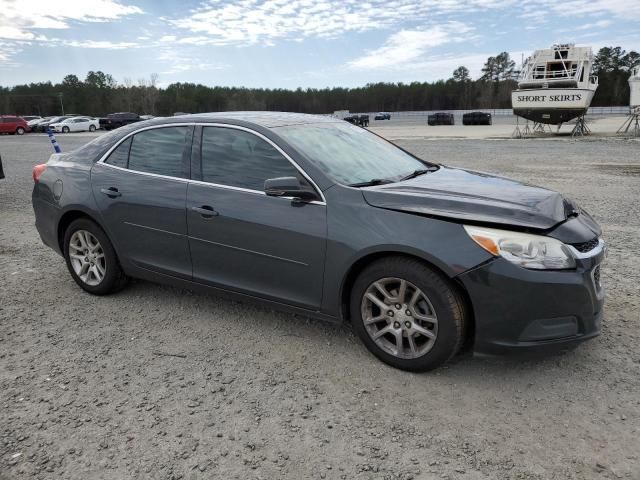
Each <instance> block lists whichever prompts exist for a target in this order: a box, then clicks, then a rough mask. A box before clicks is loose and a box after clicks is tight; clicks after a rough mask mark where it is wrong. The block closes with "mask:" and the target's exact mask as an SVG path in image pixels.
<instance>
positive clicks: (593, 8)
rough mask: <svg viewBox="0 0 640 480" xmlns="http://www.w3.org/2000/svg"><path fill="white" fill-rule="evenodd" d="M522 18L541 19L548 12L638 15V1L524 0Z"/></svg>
mask: <svg viewBox="0 0 640 480" xmlns="http://www.w3.org/2000/svg"><path fill="white" fill-rule="evenodd" d="M520 7H521V8H522V10H523V12H524V13H523V14H522V15H521V16H522V17H523V18H529V19H532V20H536V21H543V20H545V19H547V18H548V17H549V12H553V14H554V15H559V16H563V17H568V16H571V17H583V16H586V15H594V14H605V15H606V14H608V15H614V16H616V17H620V18H629V16H637V15H640V2H639V1H637V0H567V1H564V2H558V1H556V0H536V1H525V2H522V4H521V6H520Z"/></svg>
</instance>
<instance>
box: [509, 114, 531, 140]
mask: <svg viewBox="0 0 640 480" xmlns="http://www.w3.org/2000/svg"><path fill="white" fill-rule="evenodd" d="M534 128H535V127H534ZM532 133H533V131H532V130H531V128H529V120H527V123H525V126H524V128H523V129H520V117H516V129H515V130H514V131H513V133H512V134H511V138H527V137H529V136H531V134H532Z"/></svg>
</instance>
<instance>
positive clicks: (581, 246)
mask: <svg viewBox="0 0 640 480" xmlns="http://www.w3.org/2000/svg"><path fill="white" fill-rule="evenodd" d="M598 243H599V240H598V237H594V238H593V239H592V240H589V241H588V242H584V243H572V244H571V246H572V247H573V248H575V249H576V250H578V251H579V252H580V253H587V252H590V251H591V250H593V249H594V248H596V247H597V246H598Z"/></svg>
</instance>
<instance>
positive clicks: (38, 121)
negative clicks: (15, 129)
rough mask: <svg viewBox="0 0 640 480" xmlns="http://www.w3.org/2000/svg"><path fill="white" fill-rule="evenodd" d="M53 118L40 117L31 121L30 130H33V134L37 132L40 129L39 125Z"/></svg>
mask: <svg viewBox="0 0 640 480" xmlns="http://www.w3.org/2000/svg"><path fill="white" fill-rule="evenodd" d="M52 118H55V117H44V118H42V117H38V118H34V119H33V120H29V121H28V122H27V125H29V128H31V131H32V132H35V131H36V130H37V129H38V125H40V124H41V123H42V122H46V121H48V120H51V119H52Z"/></svg>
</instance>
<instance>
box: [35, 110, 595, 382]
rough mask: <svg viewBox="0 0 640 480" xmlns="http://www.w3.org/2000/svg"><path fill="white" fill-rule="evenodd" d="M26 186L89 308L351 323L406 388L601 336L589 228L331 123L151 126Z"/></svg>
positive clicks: (39, 174)
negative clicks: (175, 289)
mask: <svg viewBox="0 0 640 480" xmlns="http://www.w3.org/2000/svg"><path fill="white" fill-rule="evenodd" d="M33 176H34V181H35V186H34V190H33V207H34V210H35V214H36V226H37V229H38V231H39V233H40V236H41V238H42V240H43V242H44V243H45V244H46V245H48V246H50V247H51V248H53V249H54V250H56V251H57V252H58V253H60V254H61V255H63V256H64V258H65V260H66V263H67V266H68V269H69V272H70V274H71V276H72V277H73V279H74V280H75V281H76V282H77V284H78V285H79V286H80V287H82V288H83V289H84V290H86V291H87V292H90V293H93V294H97V295H104V294H108V293H111V292H115V291H117V290H118V289H120V288H122V287H123V286H125V285H126V283H127V279H128V278H130V277H136V278H142V279H147V280H151V281H157V282H162V283H168V284H172V285H176V286H180V287H186V288H190V289H194V290H201V291H208V292H224V293H226V294H229V295H233V296H235V297H236V298H240V299H254V300H259V301H262V302H266V303H268V304H270V305H273V306H276V307H278V308H284V309H287V310H290V311H294V312H298V313H302V314H305V315H309V316H314V317H319V318H323V319H326V320H330V321H336V322H342V321H344V322H350V323H351V324H352V325H353V328H354V330H355V331H356V332H357V334H358V335H359V337H360V338H361V339H362V341H363V342H364V344H365V345H366V346H367V348H368V349H369V350H370V351H371V352H372V353H373V354H374V355H376V356H377V357H378V358H380V359H381V360H383V361H384V362H387V363H389V364H390V365H393V366H395V367H398V368H402V369H406V370H414V371H420V370H428V369H431V368H434V367H437V366H438V365H441V364H442V363H443V362H446V361H447V360H449V359H450V358H451V357H453V356H454V355H456V354H457V353H458V352H460V351H461V350H462V349H464V348H473V349H475V350H476V351H482V352H496V351H502V350H505V349H530V348H540V347H559V346H565V345H567V344H572V343H576V342H578V341H581V340H585V339H588V338H592V337H594V336H596V335H598V333H599V332H600V323H601V318H602V305H603V296H604V290H603V288H602V286H601V285H600V274H599V272H600V263H601V262H602V260H603V258H604V253H605V252H604V250H605V246H604V242H603V241H602V239H601V238H600V228H599V227H598V225H597V224H596V223H595V221H594V220H593V219H592V218H591V217H590V216H589V214H587V213H586V212H585V211H584V210H582V209H581V208H580V207H578V206H577V205H576V204H575V203H574V202H572V201H571V200H570V199H567V198H565V197H563V196H562V195H560V194H558V193H556V192H553V191H550V190H547V189H544V188H539V187H535V186H531V185H524V184H521V183H518V182H515V181H512V180H509V179H505V178H500V177H495V176H491V175H487V174H484V173H479V172H473V171H468V170H462V169H456V168H449V167H446V166H444V165H439V164H435V163H432V162H429V161H425V160H422V159H419V158H416V157H415V156H413V155H411V154H409V153H408V152H406V151H404V150H402V149H401V148H399V147H397V146H395V145H393V144H392V143H389V142H387V141H386V140H384V139H382V138H380V137H378V136H376V135H374V134H372V133H370V132H368V131H367V130H365V129H362V128H359V127H356V126H353V125H350V124H348V123H346V122H343V121H340V120H336V119H333V118H329V117H319V116H312V115H300V114H287V113H268V112H264V113H256V112H246V113H243V112H233V113H216V114H202V115H185V116H181V117H175V118H157V119H153V120H149V121H144V122H140V123H135V124H132V125H128V126H125V127H122V128H120V129H117V130H115V131H113V132H110V133H108V134H105V135H103V136H101V137H99V138H97V139H95V140H94V141H92V142H91V143H88V144H87V145H85V146H84V147H82V148H80V149H78V150H76V151H74V152H71V153H66V154H54V155H52V157H51V158H50V159H49V161H48V162H47V163H46V164H42V165H37V166H36V167H35V168H34V172H33ZM52 281H53V280H52ZM229 328H233V326H230V327H229Z"/></svg>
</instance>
